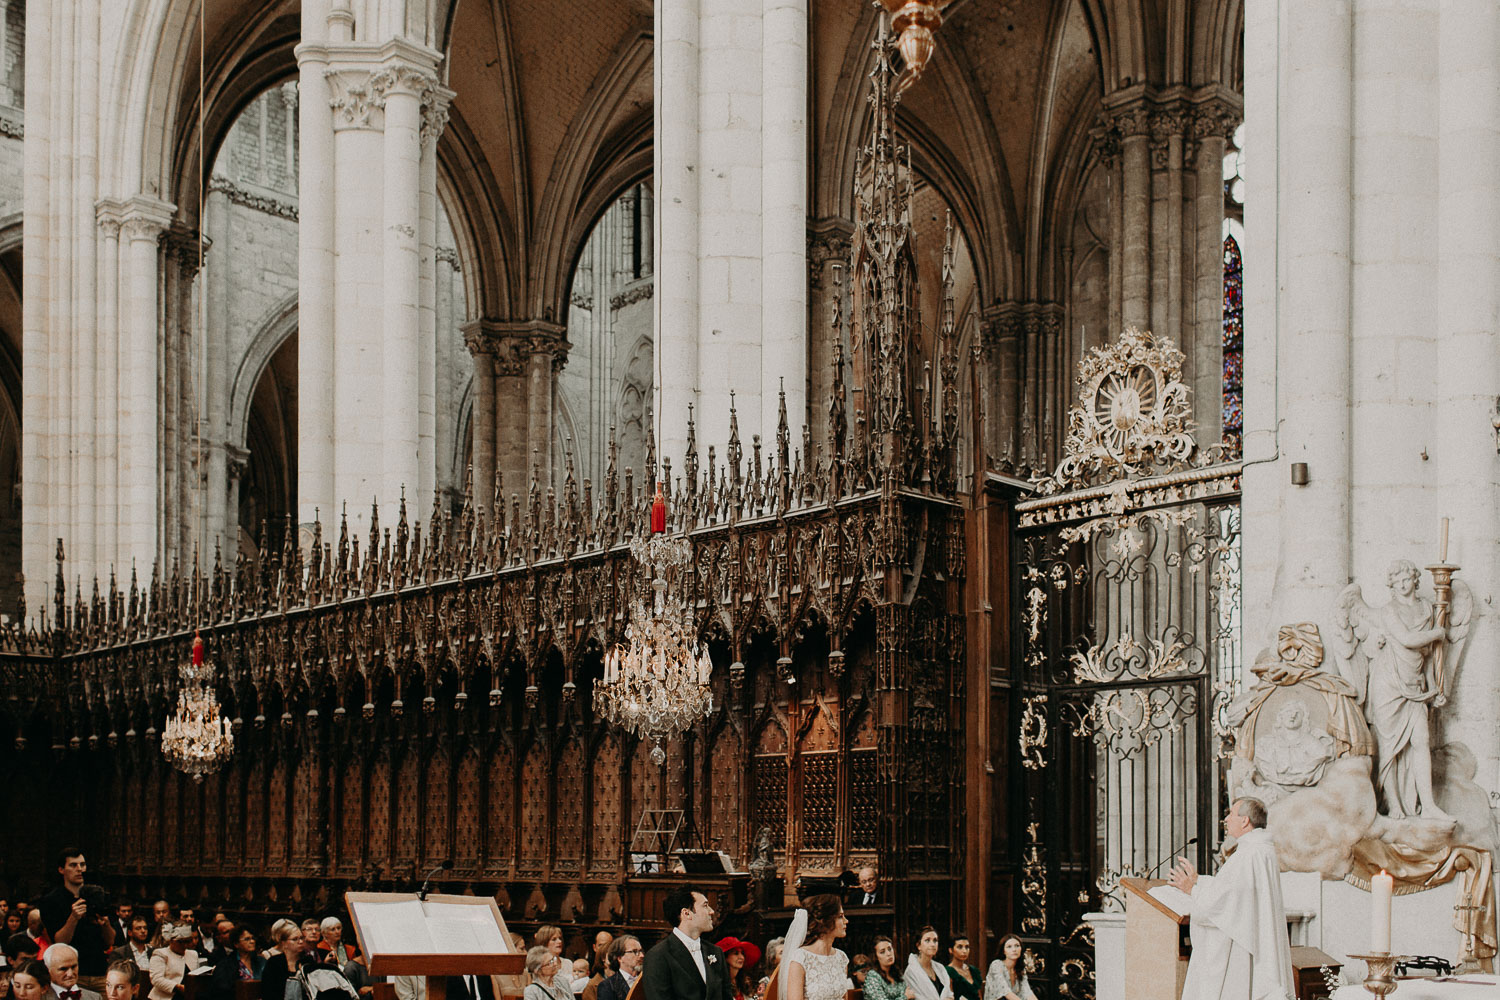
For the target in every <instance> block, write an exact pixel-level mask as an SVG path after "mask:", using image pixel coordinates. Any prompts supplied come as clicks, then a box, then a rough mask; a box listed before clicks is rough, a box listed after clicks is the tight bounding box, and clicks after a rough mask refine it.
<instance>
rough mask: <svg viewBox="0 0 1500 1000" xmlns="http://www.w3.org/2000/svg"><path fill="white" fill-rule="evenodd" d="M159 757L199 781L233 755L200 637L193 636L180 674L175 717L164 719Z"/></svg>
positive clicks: (231, 741)
mask: <svg viewBox="0 0 1500 1000" xmlns="http://www.w3.org/2000/svg"><path fill="white" fill-rule="evenodd" d="M161 752H162V756H164V757H166V758H167V762H168V763H170V764H171V765H172V766H173V767H175V768H177V770H179V771H181V772H183V773H184V774H191V775H192V776H193V780H194V781H202V780H203V776H204V775H205V774H211V773H213V772H214V771H217V770H218V769H219V768H220V767H222V766H223V765H224V763H225V762H226V761H228V760H229V757H230V755H231V754H233V753H234V732H233V730H231V728H230V725H229V720H228V719H227V718H225V717H224V716H223V715H221V714H220V713H219V699H218V698H217V697H216V696H215V694H214V688H213V674H212V672H211V671H210V670H208V669H207V668H206V667H205V666H204V664H203V637H202V636H200V635H198V634H197V633H194V634H193V660H192V663H191V664H189V665H188V666H186V667H184V668H183V670H182V689H181V690H180V691H179V692H178V694H177V713H176V714H175V715H173V716H171V717H170V718H168V719H167V725H166V729H165V730H164V731H163V733H162V737H161Z"/></svg>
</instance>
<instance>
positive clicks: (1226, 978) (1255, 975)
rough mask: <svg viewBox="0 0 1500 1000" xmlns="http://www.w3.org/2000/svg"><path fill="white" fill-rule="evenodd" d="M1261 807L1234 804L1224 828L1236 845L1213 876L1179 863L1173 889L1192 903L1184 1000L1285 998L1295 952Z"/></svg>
mask: <svg viewBox="0 0 1500 1000" xmlns="http://www.w3.org/2000/svg"><path fill="white" fill-rule="evenodd" d="M1265 827H1266V807H1265V806H1264V805H1263V804H1262V803H1261V802H1259V801H1258V800H1256V799H1248V798H1247V799H1237V800H1235V802H1234V803H1233V804H1232V805H1231V806H1230V807H1229V814H1228V815H1227V816H1225V817H1224V829H1225V832H1227V833H1228V834H1229V835H1230V836H1231V837H1234V838H1235V840H1236V841H1237V846H1236V848H1235V851H1234V853H1233V854H1232V855H1230V857H1229V860H1228V861H1226V862H1224V867H1223V868H1221V869H1219V874H1218V875H1204V876H1201V877H1200V876H1199V875H1198V872H1197V871H1196V870H1195V869H1194V868H1193V864H1192V862H1190V861H1188V860H1187V859H1186V858H1178V859H1177V864H1176V865H1175V866H1173V868H1172V879H1171V881H1172V884H1173V885H1175V886H1176V887H1177V888H1179V889H1181V890H1182V891H1183V892H1185V893H1187V894H1188V895H1190V896H1192V897H1193V909H1192V922H1191V930H1192V940H1193V954H1192V958H1191V959H1190V960H1189V961H1188V971H1187V981H1186V982H1185V983H1184V984H1183V987H1182V1000H1289V998H1292V997H1294V996H1295V993H1294V992H1293V989H1292V948H1291V942H1290V940H1289V939H1288V937H1287V928H1286V910H1285V909H1284V908H1283V906H1282V904H1281V878H1280V874H1281V865H1280V863H1279V862H1278V861H1277V858H1276V845H1275V844H1274V843H1273V842H1272V841H1271V835H1270V834H1269V833H1267V832H1266V828H1265Z"/></svg>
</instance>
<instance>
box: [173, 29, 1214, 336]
mask: <svg viewBox="0 0 1500 1000" xmlns="http://www.w3.org/2000/svg"><path fill="white" fill-rule="evenodd" d="M435 2H436V3H437V4H438V8H437V10H436V11H435V14H436V23H438V24H440V25H442V26H443V27H442V29H441V30H442V34H443V37H442V39H441V40H442V42H443V44H444V45H445V46H446V53H447V63H446V65H445V67H444V69H445V72H446V74H447V78H448V83H449V85H450V86H451V87H452V89H453V90H454V91H455V92H456V93H457V94H458V96H457V98H456V99H455V101H454V103H453V107H452V111H451V125H450V127H449V129H448V130H447V132H446V133H445V135H444V137H443V140H442V144H441V147H440V158H441V163H442V182H441V183H442V189H443V195H444V199H445V202H446V204H447V206H448V209H449V212H450V215H451V216H452V218H453V222H454V226H455V231H456V236H457V238H458V242H459V244H460V248H461V252H463V253H464V254H465V255H466V256H468V257H470V258H473V259H472V260H471V261H470V263H471V265H472V267H473V270H474V271H475V272H477V273H478V274H479V275H480V276H481V278H482V280H481V281H480V282H479V287H478V288H476V289H473V290H471V295H472V296H473V298H474V300H475V301H474V302H473V307H474V308H476V309H477V310H478V311H480V312H482V314H483V315H485V316H487V317H490V318H495V319H501V320H531V319H546V318H549V317H552V318H555V317H557V316H560V315H565V308H564V303H565V302H566V298H567V294H568V287H567V286H568V283H569V281H570V277H571V271H572V268H573V263H574V261H575V260H576V257H577V254H578V253H579V251H580V250H581V248H582V246H583V243H584V241H585V240H586V239H587V237H588V233H589V231H590V230H591V228H592V225H593V222H594V220H595V219H596V218H597V217H598V216H599V215H600V214H601V213H602V212H603V211H604V209H605V208H607V207H608V205H609V203H610V202H611V201H612V200H613V198H614V197H615V196H616V195H617V194H619V193H620V192H621V191H623V190H624V189H625V188H626V187H627V186H628V185H630V184H632V183H634V182H635V181H637V180H640V179H642V178H643V177H645V176H647V175H648V174H649V172H650V169H651V131H652V119H651V115H652V16H653V5H652V3H651V2H649V0H503V2H502V0H435ZM810 3H811V25H812V43H813V44H812V66H811V68H810V70H811V72H810V77H809V79H810V82H811V85H812V89H813V92H812V94H811V96H810V107H811V112H812V117H811V145H812V150H811V152H812V157H813V176H812V177H810V178H809V190H810V195H811V201H810V205H811V210H810V214H811V215H812V217H813V219H814V220H817V219H820V218H828V217H843V218H847V217H848V216H849V214H850V211H851V207H852V191H853V173H854V167H855V154H856V150H857V147H858V145H859V143H860V141H861V139H862V134H863V129H864V127H865V125H866V122H867V104H866V100H865V95H866V92H867V80H866V73H867V72H868V69H869V67H870V58H871V56H870V48H869V46H870V41H871V39H872V38H873V37H874V33H875V31H876V16H875V13H874V10H873V8H872V6H871V5H870V4H869V3H867V2H865V0H810ZM1241 4H1242V0H955V2H953V3H952V4H950V5H949V7H948V12H947V19H946V23H945V24H944V26H943V28H942V29H941V31H940V33H939V38H938V49H937V54H936V56H935V59H934V62H933V65H932V68H931V69H930V70H929V72H928V73H927V75H926V76H925V77H924V78H923V80H922V81H921V82H920V83H919V84H918V85H917V86H916V87H915V88H914V89H913V90H912V91H911V92H910V93H909V94H908V95H907V96H906V98H905V100H904V101H903V103H902V105H901V108H900V111H899V115H900V121H901V123H902V125H903V127H904V128H905V130H906V131H907V133H908V134H909V135H910V136H911V138H912V142H913V147H914V158H915V161H916V163H917V166H918V169H919V170H920V171H921V172H922V174H923V175H924V176H925V177H926V179H927V180H928V181H929V182H930V183H931V184H932V185H933V187H934V188H935V189H936V190H937V191H938V192H940V193H941V195H942V196H943V198H944V199H945V200H946V201H947V203H948V204H949V205H950V206H951V207H952V208H953V210H954V212H955V215H956V217H957V219H958V221H959V224H960V226H961V228H962V231H963V233H964V235H965V237H966V238H967V242H968V244H969V246H970V247H971V249H972V251H973V253H974V258H975V259H974V265H975V274H976V281H977V282H978V285H979V288H980V290H981V295H982V298H983V300H984V301H986V302H990V301H997V300H1001V299H1033V298H1049V297H1055V296H1056V295H1057V294H1058V288H1057V279H1056V276H1055V275H1054V273H1053V272H1054V270H1055V266H1056V265H1055V261H1056V256H1057V248H1056V247H1055V246H1054V245H1053V244H1054V242H1055V240H1054V239H1053V238H1052V237H1051V236H1049V233H1051V232H1053V231H1055V230H1058V229H1065V228H1066V226H1065V225H1063V224H1060V223H1058V222H1056V221H1053V220H1052V219H1051V218H1050V217H1052V216H1059V217H1067V216H1070V213H1071V211H1072V205H1073V203H1074V202H1075V201H1076V199H1077V196H1078V194H1077V193H1078V192H1079V191H1080V190H1081V188H1082V186H1083V182H1084V179H1085V174H1086V172H1087V171H1088V170H1089V169H1091V166H1092V154H1091V143H1090V139H1089V135H1088V133H1089V130H1090V128H1091V127H1092V126H1093V125H1094V124H1095V121H1096V119H1097V115H1098V111H1099V108H1100V106H1101V103H1102V101H1103V99H1104V98H1105V96H1106V95H1107V94H1108V93H1112V92H1114V91H1115V90H1119V89H1125V88H1129V87H1132V86H1137V85H1139V84H1141V83H1142V82H1146V83H1149V84H1151V85H1153V86H1158V87H1168V86H1174V85H1184V86H1188V87H1193V86H1201V85H1208V84H1218V83H1222V84H1225V85H1228V86H1229V87H1231V88H1232V89H1241V83H1240V81H1239V80H1238V79H1237V75H1238V74H1239V73H1240V72H1241V70H1240V66H1241V64H1242V53H1241V46H1240V43H1239V41H1238V39H1239V37H1240V32H1241V23H1242V20H1243V11H1242V7H1241ZM206 6H207V10H208V23H207V28H208V33H209V35H210V43H209V47H208V51H209V53H210V56H211V59H210V63H209V74H210V87H209V107H210V108H211V110H212V113H211V115H210V120H209V124H208V134H209V135H210V136H222V135H223V134H224V132H225V131H227V128H228V126H229V124H230V123H231V122H232V121H233V118H234V115H235V114H237V113H238V111H239V108H240V107H242V106H243V104H244V103H245V102H246V101H248V100H249V99H250V98H251V97H253V96H254V94H255V93H256V92H258V91H259V90H260V89H263V88H264V87H265V86H268V85H270V84H272V83H275V82H279V80H281V79H286V78H289V77H291V76H292V75H294V74H295V69H296V67H295V60H294V57H293V55H292V48H293V47H294V45H295V43H296V35H297V26H298V18H299V17H300V5H299V4H298V3H297V2H296V0H280V2H277V3H273V4H271V5H269V6H268V7H267V6H262V7H261V8H260V9H258V10H257V9H255V5H249V4H241V3H238V2H231V0H207V4H206ZM189 27H190V29H191V30H190V32H189V33H188V34H186V36H185V37H184V39H183V44H182V45H181V47H180V49H179V55H178V58H179V60H180V63H181V65H182V66H185V67H186V68H185V69H179V75H178V77H177V79H178V80H180V88H179V93H180V95H181V98H180V101H179V105H178V115H177V123H178V128H177V129H176V131H175V137H174V142H173V154H172V160H173V162H174V169H175V172H176V177H177V183H176V184H175V185H173V186H174V188H175V191H174V194H175V196H176V199H177V201H178V203H179V204H187V205H191V204H192V203H194V202H195V201H196V189H195V186H194V185H195V181H194V179H193V174H194V173H195V171H194V170H193V169H192V168H191V166H190V165H191V164H194V163H195V162H196V145H195V143H196V135H197V130H196V127H195V124H196V123H195V117H196V89H197V79H196V63H197V51H196V39H195V36H196V27H197V26H196V23H193V24H191V25H190V26H189ZM210 153H212V150H210Z"/></svg>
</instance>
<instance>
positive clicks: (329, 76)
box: [323, 69, 385, 132]
mask: <svg viewBox="0 0 1500 1000" xmlns="http://www.w3.org/2000/svg"><path fill="white" fill-rule="evenodd" d="M371 75H372V74H371V73H370V71H369V70H367V69H330V70H327V71H325V72H324V74H323V76H324V78H325V79H326V80H327V81H328V93H329V95H330V96H329V99H328V106H329V107H331V108H332V109H333V130H334V131H335V132H342V131H344V130H345V129H373V130H376V131H379V130H380V129H383V128H384V127H385V94H384V91H383V90H379V89H377V88H376V87H375V86H374V85H373V82H372V80H371Z"/></svg>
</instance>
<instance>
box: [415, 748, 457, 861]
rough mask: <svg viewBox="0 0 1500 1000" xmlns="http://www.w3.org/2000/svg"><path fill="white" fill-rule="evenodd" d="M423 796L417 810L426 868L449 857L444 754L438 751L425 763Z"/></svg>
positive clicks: (445, 754) (446, 754) (443, 749)
mask: <svg viewBox="0 0 1500 1000" xmlns="http://www.w3.org/2000/svg"><path fill="white" fill-rule="evenodd" d="M425 792H426V794H425V795H424V796H423V798H422V802H421V803H420V806H419V808H420V809H421V812H422V816H423V820H424V826H425V827H426V829H424V830H423V833H422V856H423V858H425V859H426V860H425V861H424V864H425V865H426V866H428V867H431V866H432V865H436V864H438V863H439V862H440V861H443V860H445V859H447V858H448V857H450V855H449V851H448V819H449V816H448V750H447V748H446V747H440V748H439V749H437V750H435V751H433V754H432V756H431V757H430V758H428V761H427V781H426V789H425Z"/></svg>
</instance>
